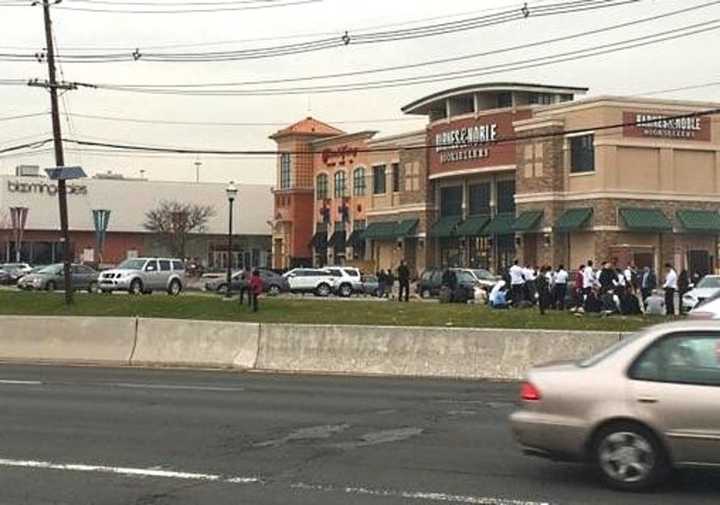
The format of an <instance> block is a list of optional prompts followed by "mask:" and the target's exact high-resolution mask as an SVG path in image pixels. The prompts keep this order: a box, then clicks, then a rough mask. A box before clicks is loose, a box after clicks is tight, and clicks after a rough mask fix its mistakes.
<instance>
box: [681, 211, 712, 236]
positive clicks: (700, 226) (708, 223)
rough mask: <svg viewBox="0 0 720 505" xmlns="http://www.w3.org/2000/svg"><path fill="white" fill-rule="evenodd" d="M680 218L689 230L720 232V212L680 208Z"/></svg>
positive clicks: (684, 226)
mask: <svg viewBox="0 0 720 505" xmlns="http://www.w3.org/2000/svg"><path fill="white" fill-rule="evenodd" d="M677 217H678V220H679V221H680V223H681V224H682V225H683V228H685V229H686V230H688V231H695V232H700V233H720V214H718V213H717V212H714V211H711V210H679V211H678V213H677Z"/></svg>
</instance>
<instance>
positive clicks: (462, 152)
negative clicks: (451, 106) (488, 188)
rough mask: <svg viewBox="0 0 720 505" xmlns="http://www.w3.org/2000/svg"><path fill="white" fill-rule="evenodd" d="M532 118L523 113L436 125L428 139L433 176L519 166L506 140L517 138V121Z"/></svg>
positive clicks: (486, 116)
mask: <svg viewBox="0 0 720 505" xmlns="http://www.w3.org/2000/svg"><path fill="white" fill-rule="evenodd" d="M528 117H530V112H529V111H523V110H521V111H516V112H500V113H497V114H487V115H481V116H479V117H465V118H461V119H456V120H454V121H450V122H444V121H438V122H436V123H434V124H433V125H432V126H431V127H430V129H429V131H428V135H427V143H428V144H430V145H431V146H432V148H431V149H430V156H429V158H430V160H429V163H430V170H429V171H430V174H434V173H435V174H436V173H443V172H455V171H458V170H464V169H472V170H476V169H478V168H484V167H488V168H492V167H498V166H503V167H505V166H512V165H515V163H516V160H515V147H514V145H513V143H512V142H502V140H503V139H506V138H512V137H513V135H514V129H513V121H519V120H522V119H527V118H528Z"/></svg>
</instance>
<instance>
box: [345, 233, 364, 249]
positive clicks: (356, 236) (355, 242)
mask: <svg viewBox="0 0 720 505" xmlns="http://www.w3.org/2000/svg"><path fill="white" fill-rule="evenodd" d="M363 242H365V230H364V229H362V230H355V231H353V232H352V233H351V234H350V236H349V237H348V238H347V243H348V244H350V247H357V246H359V245H362V244H363Z"/></svg>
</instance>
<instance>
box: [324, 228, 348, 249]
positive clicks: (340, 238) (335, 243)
mask: <svg viewBox="0 0 720 505" xmlns="http://www.w3.org/2000/svg"><path fill="white" fill-rule="evenodd" d="M328 246H329V247H334V248H335V249H345V232H344V231H336V232H335V233H333V234H332V237H330V240H328Z"/></svg>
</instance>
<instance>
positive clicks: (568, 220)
mask: <svg viewBox="0 0 720 505" xmlns="http://www.w3.org/2000/svg"><path fill="white" fill-rule="evenodd" d="M592 214H593V210H592V209H590V208H585V209H568V210H566V211H565V213H564V214H563V215H562V216H560V217H559V218H558V220H557V221H555V226H554V228H555V229H556V230H557V231H563V232H568V231H575V230H579V229H580V228H582V227H583V226H585V225H586V224H587V223H588V221H590V218H591V217H592Z"/></svg>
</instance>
